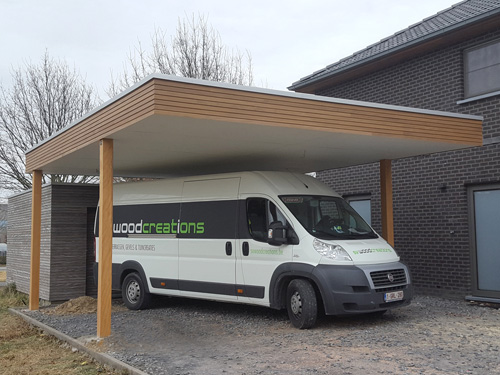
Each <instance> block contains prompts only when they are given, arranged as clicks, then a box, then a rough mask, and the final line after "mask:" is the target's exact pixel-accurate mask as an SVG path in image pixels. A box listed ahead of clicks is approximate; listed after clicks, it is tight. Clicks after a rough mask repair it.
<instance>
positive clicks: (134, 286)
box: [122, 272, 150, 310]
mask: <svg viewBox="0 0 500 375" xmlns="http://www.w3.org/2000/svg"><path fill="white" fill-rule="evenodd" d="M122 299H123V303H124V304H125V306H127V307H128V308H129V309H130V310H140V309H144V308H146V307H147V305H148V303H149V299H150V294H149V293H147V292H146V288H145V287H144V282H143V281H142V279H141V277H140V276H139V274H138V273H135V272H133V273H129V274H128V275H127V276H126V277H125V279H124V280H123V284H122Z"/></svg>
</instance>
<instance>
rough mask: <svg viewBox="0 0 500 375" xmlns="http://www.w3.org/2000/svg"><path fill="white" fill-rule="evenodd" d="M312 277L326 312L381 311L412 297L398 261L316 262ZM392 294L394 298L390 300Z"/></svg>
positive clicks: (409, 282)
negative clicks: (370, 262)
mask: <svg viewBox="0 0 500 375" xmlns="http://www.w3.org/2000/svg"><path fill="white" fill-rule="evenodd" d="M313 277H314V279H315V280H316V282H317V285H318V288H319V289H320V292H321V295H322V298H323V303H324V307H325V313H326V314H327V315H352V314H360V313H369V312H377V311H384V310H388V309H392V308H396V307H401V306H406V305H409V304H410V301H411V299H412V298H413V285H412V283H411V280H410V273H409V271H408V268H407V267H406V266H405V265H404V264H403V263H401V262H393V263H384V264H377V265H368V266H334V265H318V266H316V267H315V268H314V270H313ZM395 292H396V293H395ZM400 292H402V295H401V293H400ZM391 293H392V294H391ZM394 295H396V296H397V297H398V299H396V300H392V301H391V300H390V297H394ZM401 297H402V298H401ZM399 298H401V299H399ZM386 299H389V301H387V300H386Z"/></svg>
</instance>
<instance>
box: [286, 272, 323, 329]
mask: <svg viewBox="0 0 500 375" xmlns="http://www.w3.org/2000/svg"><path fill="white" fill-rule="evenodd" d="M286 308H287V311H288V317H289V318H290V321H291V322H292V324H293V325H294V327H296V328H298V329H307V328H311V327H313V326H314V324H316V318H317V316H318V301H317V299H316V292H315V291H314V288H313V286H312V285H311V283H310V282H309V281H307V280H302V279H295V280H292V281H291V282H290V284H288V288H287V292H286Z"/></svg>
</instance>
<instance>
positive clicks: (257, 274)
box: [95, 172, 413, 328]
mask: <svg viewBox="0 0 500 375" xmlns="http://www.w3.org/2000/svg"><path fill="white" fill-rule="evenodd" d="M98 227H99V225H98V215H97V218H96V226H95V228H96V232H95V233H96V237H98ZM96 244H98V241H96ZM97 251H98V249H96V255H97ZM96 259H98V258H96ZM96 266H97V264H96ZM95 270H96V268H95ZM95 274H96V275H97V272H95ZM112 286H113V289H118V290H121V291H122V297H123V301H124V303H125V305H126V306H127V307H128V308H130V309H142V308H145V307H146V306H147V304H148V301H149V299H150V295H151V294H160V295H166V296H182V297H193V298H203V299H210V300H215V301H225V302H237V303H248V304H253V305H262V306H269V307H272V308H275V309H284V308H286V309H287V310H288V315H289V317H290V320H291V321H292V323H293V325H294V326H295V327H297V328H310V327H312V326H313V325H314V324H315V322H316V317H317V313H318V307H319V306H321V308H324V312H325V313H326V314H327V315H346V314H357V313H370V312H384V311H385V310H387V309H391V308H394V307H399V306H404V305H407V304H409V303H410V300H411V298H412V295H413V287H412V284H411V282H410V274H409V272H408V269H407V267H406V266H405V265H404V264H403V263H401V262H400V261H399V257H398V255H397V254H396V252H395V251H394V250H393V249H392V247H391V246H390V245H389V244H388V243H387V242H386V241H385V240H384V239H382V238H381V237H380V236H379V235H378V234H377V233H375V232H374V231H373V229H372V228H370V226H369V225H368V224H366V222H365V221H364V220H363V219H362V218H361V217H360V216H359V214H357V213H356V212H355V211H354V210H353V209H352V208H351V206H349V204H348V203H346V202H345V201H344V200H343V199H342V198H341V197H340V196H339V195H338V194H336V193H335V192H333V191H332V190H331V189H330V188H328V187H327V186H326V185H324V184H323V183H321V182H320V181H318V180H316V179H315V178H313V177H310V176H307V175H303V174H295V173H288V172H242V173H231V174H220V175H211V176H201V177H189V178H178V179H171V180H155V181H147V182H134V183H121V184H115V185H114V210H113V280H112Z"/></svg>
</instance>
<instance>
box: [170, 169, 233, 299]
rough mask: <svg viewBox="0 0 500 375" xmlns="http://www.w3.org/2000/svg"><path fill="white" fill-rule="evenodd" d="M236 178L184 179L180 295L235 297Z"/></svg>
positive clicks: (179, 228)
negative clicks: (185, 180)
mask: <svg viewBox="0 0 500 375" xmlns="http://www.w3.org/2000/svg"><path fill="white" fill-rule="evenodd" d="M239 184H240V179H239V178H225V179H214V180H199V181H187V182H185V183H184V187H183V192H182V202H181V213H180V219H179V224H178V236H177V237H178V238H179V289H180V291H181V295H186V296H192V297H202V298H203V297H208V298H214V295H217V297H216V299H218V300H228V301H231V300H236V296H235V269H236V256H235V250H236V247H235V246H236V230H237V213H238V201H237V197H238V190H239Z"/></svg>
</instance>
